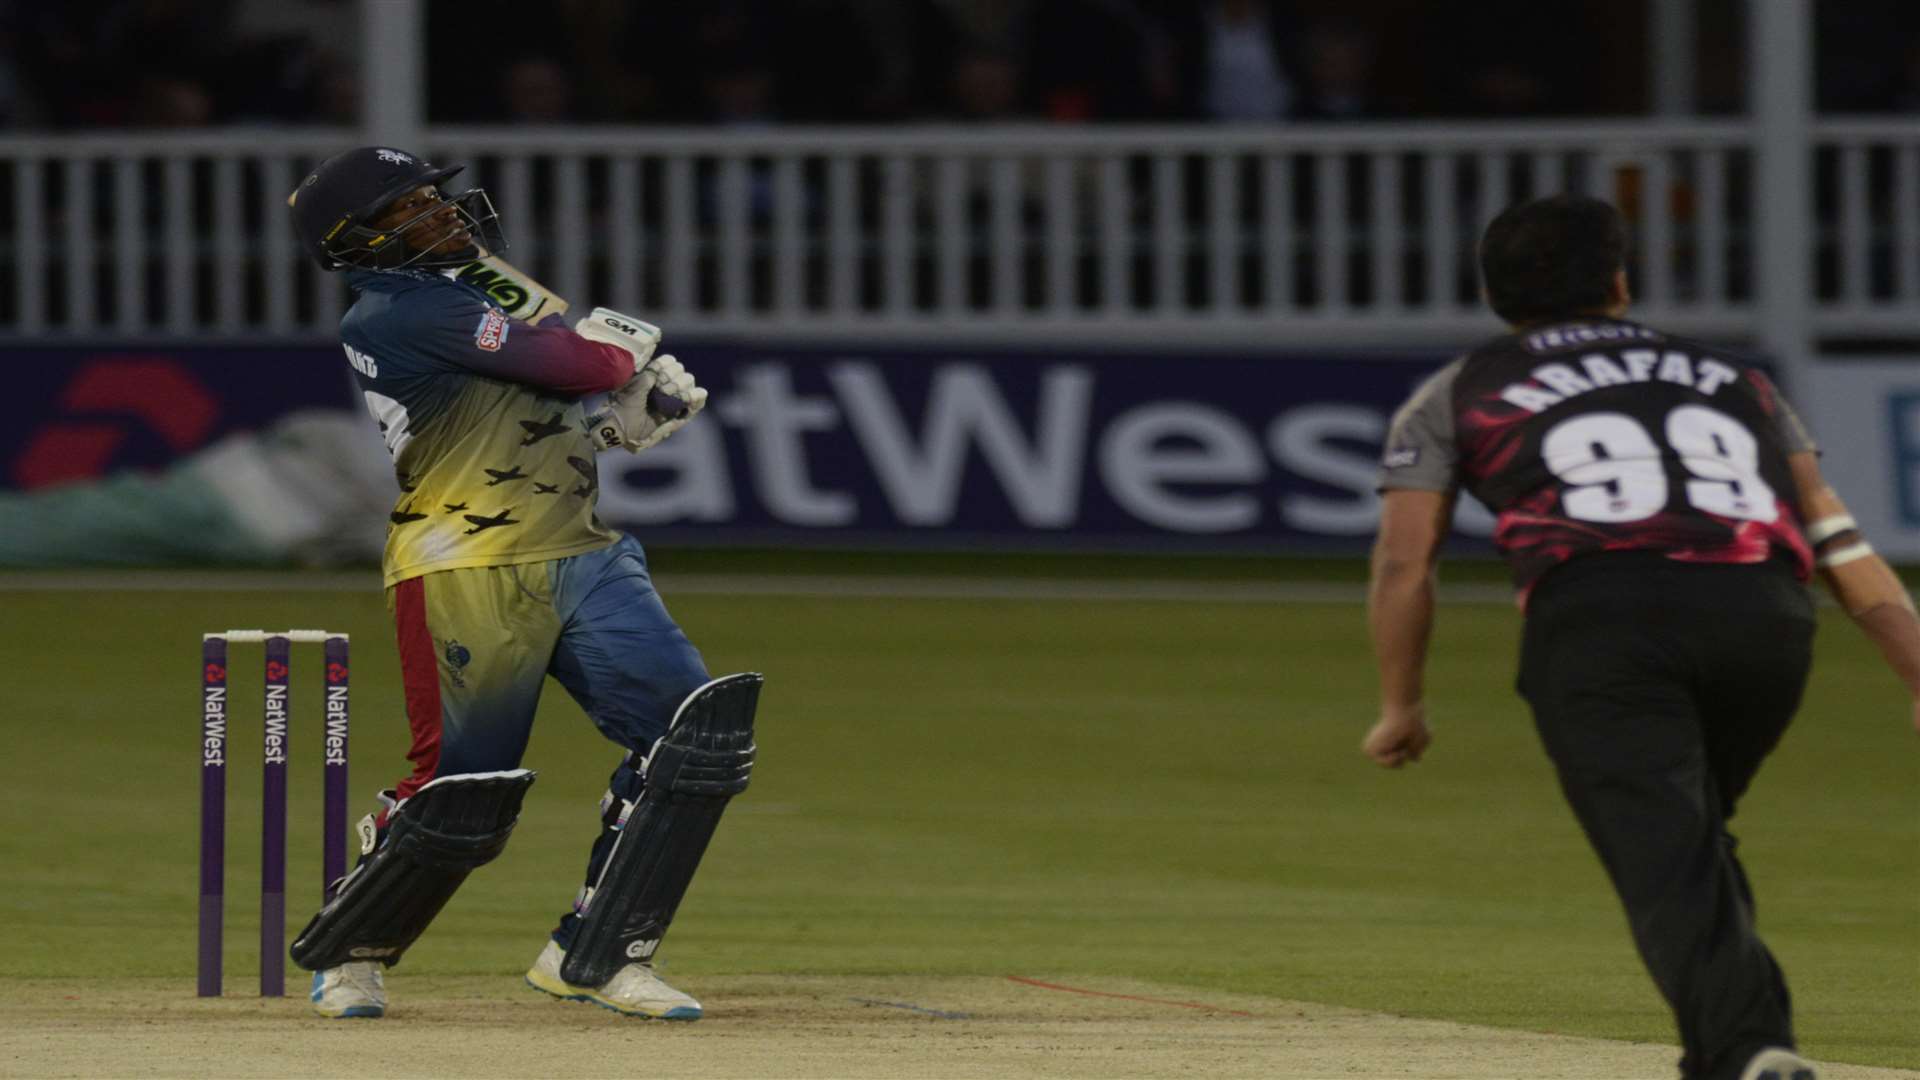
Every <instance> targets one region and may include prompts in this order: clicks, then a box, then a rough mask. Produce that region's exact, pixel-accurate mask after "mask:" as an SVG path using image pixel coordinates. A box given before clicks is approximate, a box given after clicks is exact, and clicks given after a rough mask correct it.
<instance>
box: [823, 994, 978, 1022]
mask: <svg viewBox="0 0 1920 1080" xmlns="http://www.w3.org/2000/svg"><path fill="white" fill-rule="evenodd" d="M847 1000H848V1001H853V1002H858V1003H859V1004H861V1005H884V1006H886V1007H887V1008H889V1009H906V1010H908V1011H909V1012H917V1013H925V1014H927V1015H928V1016H937V1017H939V1018H940V1019H942V1020H971V1019H973V1014H972V1013H963V1012H948V1011H947V1010H945V1009H929V1008H927V1007H926V1006H924V1005H913V1004H909V1003H908V1002H905V1001H881V1000H880V999H879V998H863V997H856V998H848V999H847Z"/></svg>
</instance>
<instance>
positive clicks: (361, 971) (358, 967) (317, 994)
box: [307, 962, 387, 1020]
mask: <svg viewBox="0 0 1920 1080" xmlns="http://www.w3.org/2000/svg"><path fill="white" fill-rule="evenodd" d="M307 996H308V997H309V998H311V999H312V1001H313V1011H314V1012H317V1013H319V1014H320V1015H321V1016H326V1017H331V1018H333V1019H336V1020H339V1019H345V1018H347V1017H366V1018H368V1019H371V1018H373V1017H377V1016H385V1015H387V981H386V977H385V976H384V975H383V974H382V973H381V971H380V965H379V964H369V963H365V962H360V963H352V964H341V965H340V966H339V967H330V968H328V969H326V970H325V971H316V972H314V973H313V992H312V993H310V994H308V995H307Z"/></svg>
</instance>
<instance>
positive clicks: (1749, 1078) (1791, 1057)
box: [1740, 1046, 1817, 1080]
mask: <svg viewBox="0 0 1920 1080" xmlns="http://www.w3.org/2000/svg"><path fill="white" fill-rule="evenodd" d="M1816 1076H1817V1074H1816V1073H1815V1072H1814V1071H1813V1062H1811V1061H1808V1060H1807V1059H1806V1058H1803V1057H1801V1056H1800V1055H1799V1054H1796V1053H1794V1052H1793V1051H1791V1050H1786V1049H1782V1048H1781V1047H1778V1046H1769V1047H1767V1048H1766V1049H1765V1050H1762V1051H1760V1052H1759V1053H1757V1054H1755V1055H1753V1057H1752V1059H1750V1060H1749V1061H1748V1062H1747V1067H1746V1070H1745V1071H1744V1072H1742V1073H1741V1074H1740V1080H1815V1077H1816Z"/></svg>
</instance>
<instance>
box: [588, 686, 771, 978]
mask: <svg viewBox="0 0 1920 1080" xmlns="http://www.w3.org/2000/svg"><path fill="white" fill-rule="evenodd" d="M763 681H764V680H763V679H762V678H761V676H760V675H759V674H758V673H756V672H745V673H742V674H739V675H725V676H722V677H720V678H718V679H715V680H713V681H712V682H710V683H708V684H706V685H705V686H702V687H701V688H700V689H698V690H695V691H694V692H693V693H691V694H689V695H687V699H686V700H685V701H683V702H681V703H680V708H679V710H678V711H676V712H675V713H674V716H673V724H672V726H671V727H669V728H668V729H667V733H666V735H664V736H662V737H661V739H660V741H659V742H658V743H655V744H654V747H653V752H652V753H651V754H650V755H649V756H648V757H647V760H646V786H645V787H644V788H643V789H641V792H640V799H639V801H638V802H637V803H636V804H635V805H634V806H633V808H632V809H631V811H630V812H629V813H628V815H627V820H626V823H625V824H624V825H623V826H622V827H621V829H620V835H619V838H618V839H616V840H615V841H614V847H613V853H612V854H611V855H609V856H608V857H607V864H606V866H605V867H604V868H603V869H602V870H601V871H600V880H599V881H598V882H596V883H595V885H594V889H593V892H592V894H591V895H590V896H589V897H588V899H587V906H586V909H585V910H584V911H583V912H582V913H581V914H582V916H583V919H584V921H583V922H582V923H581V925H580V930H579V932H578V934H577V935H576V936H575V937H574V940H573V946H572V947H571V948H569V949H568V950H567V958H566V960H565V961H564V962H563V963H562V964H561V966H560V977H561V978H562V979H564V980H566V981H567V982H568V983H571V984H572V985H574V986H603V985H605V984H606V982H607V980H608V979H611V978H613V976H614V973H616V972H618V971H619V970H620V969H621V968H622V967H625V966H626V965H628V964H632V963H645V962H646V961H648V960H650V959H652V957H653V953H654V950H656V949H658V948H659V947H660V939H661V938H663V937H665V936H666V933H667V924H669V923H671V922H672V921H673V913H674V910H675V909H677V908H678V907H679V906H680V899H681V897H683V896H685V895H686V892H687V886H688V885H690V884H691V883H692V882H693V872H694V871H695V870H696V869H698V868H699V866H700V858H701V856H703V855H705V854H706V852H707V844H708V842H709V841H711V840H712V839H713V832H714V829H715V828H717V827H718V826H719V824H720V815H721V813H722V812H723V811H725V810H726V808H727V802H728V800H730V799H732V798H733V797H734V796H735V795H738V794H740V793H741V792H743V791H745V790H747V782H748V780H749V778H750V777H751V775H752V773H753V757H754V744H753V714H754V710H755V708H756V707H757V706H758V705H759V702H760V684H761V683H762V682H763Z"/></svg>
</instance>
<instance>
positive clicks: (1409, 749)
mask: <svg viewBox="0 0 1920 1080" xmlns="http://www.w3.org/2000/svg"><path fill="white" fill-rule="evenodd" d="M1432 741H1433V732H1431V731H1429V730H1427V710H1426V707H1425V706H1422V705H1415V706H1413V707H1412V708H1410V709H1387V710H1384V711H1383V712H1382V713H1381V714H1380V721H1379V723H1376V724H1374V725H1373V730H1372V731H1369V732H1367V737H1366V738H1365V739H1363V740H1361V742H1360V751H1361V753H1364V754H1366V755H1367V756H1368V757H1370V758H1372V759H1373V760H1374V761H1375V762H1376V763H1378V764H1380V765H1382V766H1384V767H1386V768H1389V769H1397V768H1399V767H1400V766H1402V765H1405V764H1406V763H1407V762H1409V761H1419V760H1420V755H1421V754H1424V753H1426V751H1427V744H1428V743H1430V742H1432Z"/></svg>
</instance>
